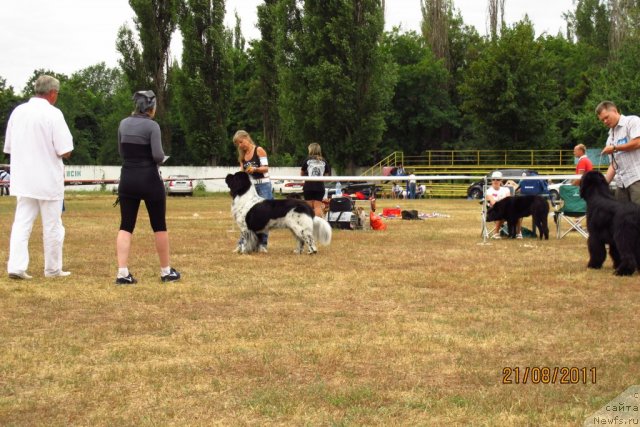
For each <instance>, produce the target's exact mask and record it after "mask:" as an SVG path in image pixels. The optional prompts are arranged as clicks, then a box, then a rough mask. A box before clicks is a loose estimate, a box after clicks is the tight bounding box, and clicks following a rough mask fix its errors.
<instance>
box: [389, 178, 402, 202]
mask: <svg viewBox="0 0 640 427" xmlns="http://www.w3.org/2000/svg"><path fill="white" fill-rule="evenodd" d="M391 197H393V198H394V199H399V198H401V197H402V187H400V184H398V183H397V182H394V183H393V187H392V188H391Z"/></svg>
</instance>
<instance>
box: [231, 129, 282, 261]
mask: <svg viewBox="0 0 640 427" xmlns="http://www.w3.org/2000/svg"><path fill="white" fill-rule="evenodd" d="M233 144H234V145H235V146H236V148H237V149H238V163H239V165H240V170H243V171H245V172H246V173H248V174H249V176H250V177H251V182H252V183H253V185H254V186H255V188H256V192H257V193H258V195H259V196H260V197H262V198H263V199H265V200H271V199H273V191H272V189H271V180H270V179H269V160H268V159H267V152H266V151H265V149H264V148H262V147H258V146H257V145H256V144H255V143H254V142H253V140H252V139H251V135H249V133H248V132H247V131H244V130H239V131H237V132H236V133H235V135H233ZM258 238H259V240H260V244H259V246H258V251H259V252H267V243H268V240H269V233H259V234H258Z"/></svg>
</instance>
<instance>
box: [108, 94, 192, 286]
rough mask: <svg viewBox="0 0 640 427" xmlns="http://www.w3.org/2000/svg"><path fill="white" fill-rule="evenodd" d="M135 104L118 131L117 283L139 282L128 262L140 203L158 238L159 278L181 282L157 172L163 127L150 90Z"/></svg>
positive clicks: (136, 98) (164, 199)
mask: <svg viewBox="0 0 640 427" xmlns="http://www.w3.org/2000/svg"><path fill="white" fill-rule="evenodd" d="M133 101H134V103H135V110H134V112H133V113H132V114H131V116H129V117H127V118H126V119H124V120H122V121H121V122H120V127H119V128H118V152H119V153H120V157H122V169H121V172H120V183H119V184H118V199H119V201H120V217H121V220H120V231H118V237H117V239H116V253H117V258H118V275H117V277H116V284H117V285H128V284H133V283H136V279H135V278H134V277H133V275H132V274H131V273H130V272H129V268H128V260H129V251H130V249H131V240H132V238H133V230H134V228H135V226H136V219H137V217H138V209H139V208H140V201H141V200H144V203H145V206H146V207H147V212H148V213H149V219H150V221H151V228H152V229H153V231H154V235H155V240H156V250H157V251H158V257H159V258H160V278H161V280H162V281H163V282H173V281H176V280H179V279H180V273H178V272H177V271H176V270H175V269H174V268H171V266H170V264H169V233H168V232H167V224H166V220H165V215H166V195H165V192H164V185H163V183H162V178H161V176H160V172H159V170H158V166H159V165H160V164H161V163H162V162H163V160H164V151H163V150H162V142H161V139H160V126H159V125H158V123H156V122H155V121H154V120H153V118H154V117H155V114H156V96H155V94H154V93H153V91H150V90H146V91H138V92H136V93H135V94H134V95H133Z"/></svg>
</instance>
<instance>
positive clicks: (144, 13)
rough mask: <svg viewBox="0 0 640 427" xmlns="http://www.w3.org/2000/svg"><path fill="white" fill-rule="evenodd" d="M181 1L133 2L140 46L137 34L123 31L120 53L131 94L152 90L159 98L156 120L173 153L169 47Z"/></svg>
mask: <svg viewBox="0 0 640 427" xmlns="http://www.w3.org/2000/svg"><path fill="white" fill-rule="evenodd" d="M179 1H180V0H129V5H130V6H131V8H132V9H133V11H134V13H135V17H134V23H135V28H136V30H137V33H138V39H139V44H138V42H137V41H136V40H135V38H134V35H133V32H132V31H131V30H130V29H128V28H127V27H121V28H120V31H119V32H118V38H117V41H116V49H117V50H118V52H120V54H121V55H122V59H121V60H120V65H121V67H122V69H123V71H124V73H125V75H126V76H127V79H128V81H129V86H130V89H131V92H133V91H137V90H142V89H151V90H153V91H154V92H155V94H156V120H157V121H158V123H159V124H160V127H161V128H162V144H163V146H164V148H165V150H166V151H167V152H169V153H170V152H171V126H170V124H169V123H168V120H167V119H166V117H165V116H166V111H167V108H168V104H169V99H168V98H167V92H168V86H167V76H168V74H169V47H170V45H171V37H172V35H173V32H174V31H175V29H176V25H177V8H178V3H179Z"/></svg>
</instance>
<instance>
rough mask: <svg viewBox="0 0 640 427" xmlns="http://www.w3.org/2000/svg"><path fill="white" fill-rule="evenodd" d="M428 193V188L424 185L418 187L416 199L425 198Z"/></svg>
mask: <svg viewBox="0 0 640 427" xmlns="http://www.w3.org/2000/svg"><path fill="white" fill-rule="evenodd" d="M426 193H427V186H426V185H424V184H420V185H418V188H417V190H416V199H421V198H423V197H424V196H425V194H426Z"/></svg>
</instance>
